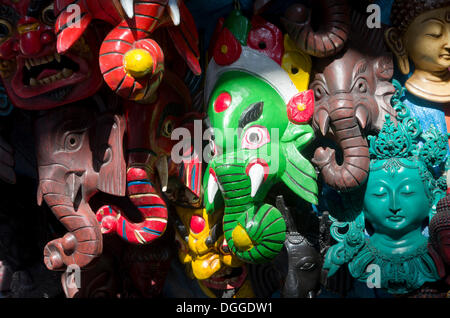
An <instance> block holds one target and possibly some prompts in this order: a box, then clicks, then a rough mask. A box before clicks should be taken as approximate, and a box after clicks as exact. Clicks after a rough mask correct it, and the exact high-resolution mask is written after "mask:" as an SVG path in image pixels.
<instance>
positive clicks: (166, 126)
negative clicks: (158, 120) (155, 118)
mask: <svg viewBox="0 0 450 318" xmlns="http://www.w3.org/2000/svg"><path fill="white" fill-rule="evenodd" d="M173 130H174V124H173V122H172V121H171V120H169V119H168V120H166V121H165V122H164V123H163V125H162V128H161V135H162V136H164V137H167V138H170V137H171V136H172V132H173Z"/></svg>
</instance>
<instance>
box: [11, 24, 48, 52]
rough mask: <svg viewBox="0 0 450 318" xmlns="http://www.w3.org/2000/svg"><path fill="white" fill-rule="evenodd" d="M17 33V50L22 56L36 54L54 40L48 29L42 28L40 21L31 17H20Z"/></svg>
mask: <svg viewBox="0 0 450 318" xmlns="http://www.w3.org/2000/svg"><path fill="white" fill-rule="evenodd" d="M17 31H18V33H19V52H20V53H21V54H22V55H24V56H29V57H32V56H36V55H38V54H39V53H40V52H41V51H42V50H43V49H44V48H45V45H47V44H49V43H51V42H54V39H55V36H54V34H53V33H52V32H50V30H44V29H43V28H42V25H41V23H40V22H39V21H38V20H37V19H35V18H32V17H24V18H22V19H21V20H20V21H19V23H18V26H17Z"/></svg>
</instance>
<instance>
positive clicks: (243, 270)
mask: <svg viewBox="0 0 450 318" xmlns="http://www.w3.org/2000/svg"><path fill="white" fill-rule="evenodd" d="M246 278H247V267H246V266H245V265H243V266H241V267H229V266H225V267H224V268H222V269H221V270H219V271H218V272H216V273H214V275H212V276H211V277H210V278H207V279H204V280H201V281H200V283H201V284H203V285H204V286H205V287H207V288H208V289H210V290H211V291H212V292H213V293H214V294H215V295H216V296H220V294H221V293H223V292H224V291H233V290H234V291H235V292H237V291H238V290H239V288H240V287H241V286H242V285H243V284H244V282H245V279H246Z"/></svg>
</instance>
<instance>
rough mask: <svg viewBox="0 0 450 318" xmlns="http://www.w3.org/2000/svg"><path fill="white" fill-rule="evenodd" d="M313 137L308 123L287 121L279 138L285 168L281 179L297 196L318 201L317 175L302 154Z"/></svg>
mask: <svg viewBox="0 0 450 318" xmlns="http://www.w3.org/2000/svg"><path fill="white" fill-rule="evenodd" d="M313 137H314V131H313V129H312V127H311V126H310V125H295V124H292V123H289V125H288V127H287V129H286V131H285V133H284V135H283V137H282V138H281V149H282V152H283V156H284V157H285V158H286V169H285V170H284V172H283V174H282V175H281V180H282V181H283V182H284V183H285V184H286V185H287V186H288V187H289V188H290V189H291V190H292V191H294V192H295V193H296V194H297V195H298V196H300V197H301V198H303V199H304V200H306V201H308V202H310V203H312V204H317V203H318V198H317V194H318V191H319V190H318V187H317V182H316V180H317V175H316V171H315V170H314V167H313V165H312V164H311V163H310V162H309V161H308V160H307V159H306V158H305V157H303V156H302V154H301V153H300V150H302V149H303V148H304V147H305V146H306V145H307V144H308V143H309V142H310V141H311V140H312V138H313Z"/></svg>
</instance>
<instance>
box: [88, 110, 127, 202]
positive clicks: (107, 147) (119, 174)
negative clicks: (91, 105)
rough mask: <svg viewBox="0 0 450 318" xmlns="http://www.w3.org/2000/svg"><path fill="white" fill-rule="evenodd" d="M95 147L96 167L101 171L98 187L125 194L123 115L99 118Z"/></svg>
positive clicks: (110, 192)
mask: <svg viewBox="0 0 450 318" xmlns="http://www.w3.org/2000/svg"><path fill="white" fill-rule="evenodd" d="M94 129H95V130H96V133H95V139H94V142H93V143H92V145H93V147H94V149H93V150H92V151H93V153H94V169H95V170H96V171H98V172H99V178H98V183H97V189H98V190H100V191H102V192H105V193H108V194H111V195H114V196H125V191H126V164H125V158H124V153H123V137H124V133H125V119H124V118H123V116H119V115H113V114H105V115H101V116H100V117H99V118H98V119H97V125H96V127H95V128H94Z"/></svg>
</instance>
